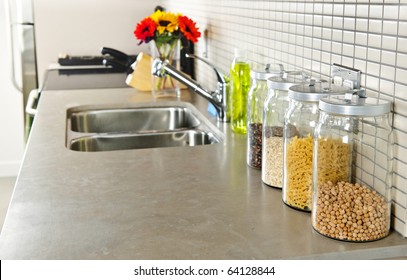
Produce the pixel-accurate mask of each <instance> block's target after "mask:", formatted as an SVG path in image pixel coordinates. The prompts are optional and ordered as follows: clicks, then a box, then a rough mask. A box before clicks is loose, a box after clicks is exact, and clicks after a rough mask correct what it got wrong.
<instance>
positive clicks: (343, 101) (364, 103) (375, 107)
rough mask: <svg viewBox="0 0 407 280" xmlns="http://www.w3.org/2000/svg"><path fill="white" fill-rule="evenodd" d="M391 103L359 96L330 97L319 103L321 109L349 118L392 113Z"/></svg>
mask: <svg viewBox="0 0 407 280" xmlns="http://www.w3.org/2000/svg"><path fill="white" fill-rule="evenodd" d="M391 104H392V103H391V102H390V101H387V100H382V99H378V98H374V97H366V98H363V97H359V96H358V95H351V96H349V95H346V96H345V95H330V96H327V97H324V98H322V99H321V100H320V101H319V109H321V110H322V111H325V112H327V113H332V114H338V115H349V116H369V117H374V116H380V115H385V114H387V113H389V112H390V111H391Z"/></svg>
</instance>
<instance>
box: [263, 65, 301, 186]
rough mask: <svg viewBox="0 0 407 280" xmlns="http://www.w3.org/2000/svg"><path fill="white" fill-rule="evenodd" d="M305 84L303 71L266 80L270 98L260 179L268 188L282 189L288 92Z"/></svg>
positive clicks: (268, 97) (266, 107)
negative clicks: (291, 88)
mask: <svg viewBox="0 0 407 280" xmlns="http://www.w3.org/2000/svg"><path fill="white" fill-rule="evenodd" d="M304 82H305V76H304V75H303V74H302V73H301V72H295V71H290V72H285V73H284V76H282V77H271V78H269V79H268V80H267V88H268V95H267V98H266V101H265V103H264V114H263V140H262V145H263V147H262V164H261V168H262V171H261V178H262V181H263V183H265V184H266V185H268V186H271V187H275V188H279V189H281V188H282V187H283V130H284V115H285V113H286V111H287V109H288V89H289V88H290V87H291V86H294V85H297V84H301V83H304Z"/></svg>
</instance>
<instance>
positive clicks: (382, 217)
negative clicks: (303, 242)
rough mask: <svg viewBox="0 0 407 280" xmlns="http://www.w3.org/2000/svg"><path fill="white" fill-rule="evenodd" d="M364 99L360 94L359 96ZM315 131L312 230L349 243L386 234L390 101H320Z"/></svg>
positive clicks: (337, 98) (340, 98) (340, 97)
mask: <svg viewBox="0 0 407 280" xmlns="http://www.w3.org/2000/svg"><path fill="white" fill-rule="evenodd" d="M362 96H363V95H362ZM319 109H320V111H321V113H320V118H319V122H318V124H317V126H316V128H315V142H314V155H313V156H314V158H313V160H314V162H315V164H314V171H313V172H314V178H313V189H314V192H313V205H312V226H313V228H314V229H315V230H316V231H317V232H319V233H321V234H323V235H325V236H328V237H331V238H334V239H338V240H345V241H354V242H363V241H373V240H377V239H381V238H383V237H385V236H387V235H388V234H389V230H390V207H391V187H392V157H393V156H392V155H393V153H392V148H393V137H392V127H391V115H390V111H391V102H389V101H385V100H380V99H376V98H373V97H359V95H357V94H346V95H333V96H329V97H326V98H323V99H321V100H320V102H319Z"/></svg>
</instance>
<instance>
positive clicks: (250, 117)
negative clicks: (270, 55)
mask: <svg viewBox="0 0 407 280" xmlns="http://www.w3.org/2000/svg"><path fill="white" fill-rule="evenodd" d="M283 71H284V68H283V66H282V65H281V66H280V67H279V69H270V65H269V64H268V65H267V66H266V67H265V69H262V70H251V71H250V77H251V88H250V91H249V95H248V100H247V149H246V151H247V156H246V159H247V164H248V165H249V166H251V167H254V168H259V169H260V168H261V162H262V159H261V156H262V124H263V111H264V101H265V99H266V96H267V79H269V78H271V77H278V76H282V75H283Z"/></svg>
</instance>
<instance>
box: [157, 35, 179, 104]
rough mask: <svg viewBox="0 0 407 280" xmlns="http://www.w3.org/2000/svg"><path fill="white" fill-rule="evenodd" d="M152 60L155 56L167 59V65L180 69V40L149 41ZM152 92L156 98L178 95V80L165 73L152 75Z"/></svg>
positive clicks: (163, 59)
mask: <svg viewBox="0 0 407 280" xmlns="http://www.w3.org/2000/svg"><path fill="white" fill-rule="evenodd" d="M150 47H151V57H152V61H153V60H154V59H156V58H159V59H161V60H162V61H165V60H167V61H168V63H169V65H171V66H173V67H175V68H176V69H177V70H180V40H173V41H170V42H168V43H159V42H156V41H151V42H150ZM152 94H153V96H154V97H156V98H160V97H177V98H178V97H180V94H181V91H180V84H179V82H178V81H177V80H176V79H174V78H173V77H170V76H169V75H165V76H164V77H156V76H154V75H152Z"/></svg>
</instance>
